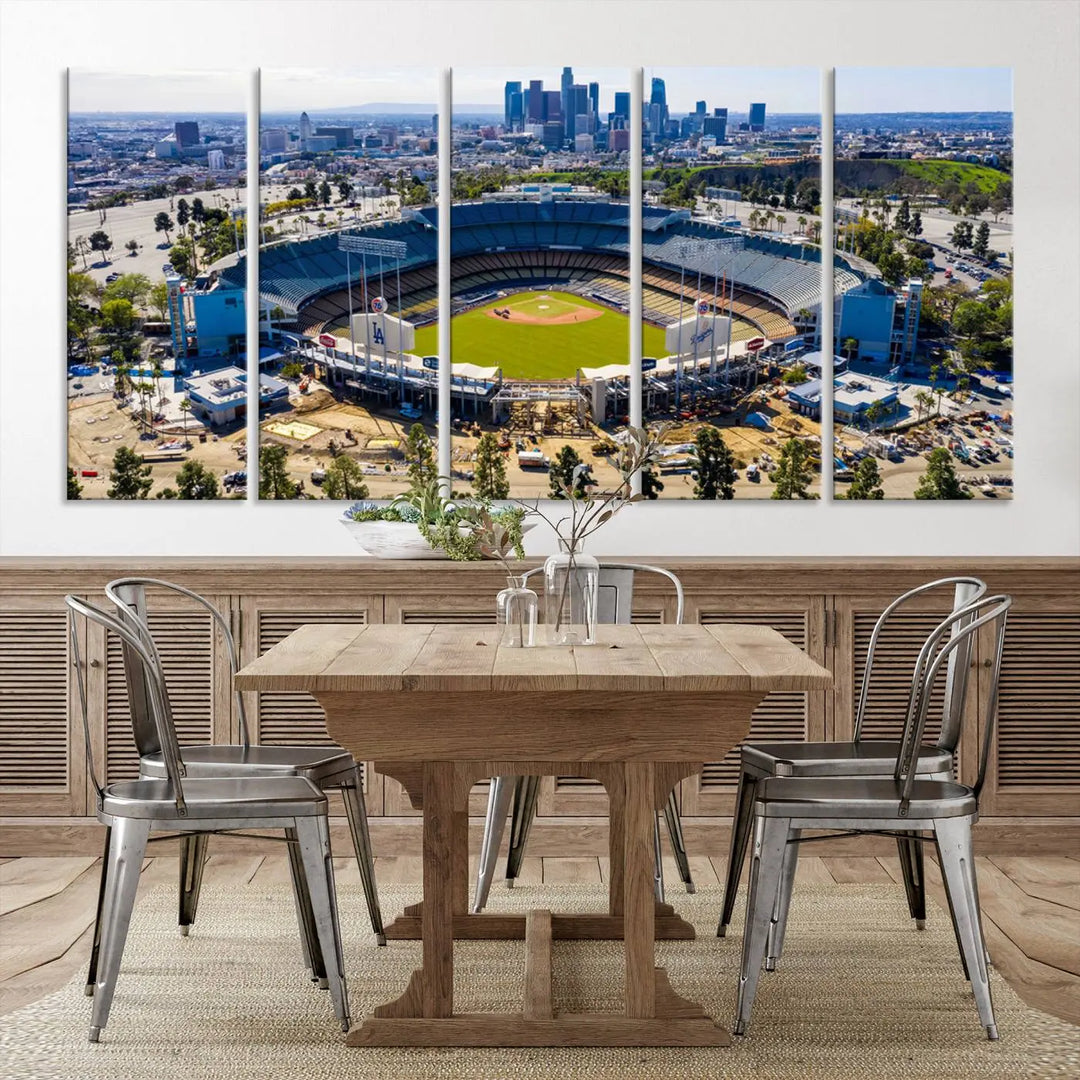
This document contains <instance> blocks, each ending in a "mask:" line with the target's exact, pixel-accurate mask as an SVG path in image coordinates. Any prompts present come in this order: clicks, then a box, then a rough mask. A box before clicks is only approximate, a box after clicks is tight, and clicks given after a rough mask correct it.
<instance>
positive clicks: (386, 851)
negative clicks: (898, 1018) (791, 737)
mask: <svg viewBox="0 0 1080 1080" xmlns="http://www.w3.org/2000/svg"><path fill="white" fill-rule="evenodd" d="M370 827H371V842H372V847H373V848H374V851H375V854H376V856H379V855H382V856H394V855H408V856H418V855H420V854H421V820H420V818H419V817H373V818H371V820H370ZM730 829H731V819H730V818H726V817H696V818H683V832H684V834H685V838H686V847H687V850H688V851H689V852H690V854H691V855H708V856H713V857H723V856H726V855H727V846H728V838H729V835H730ZM482 832H483V819H482V818H471V819H470V822H469V838H470V842H471V844H472V845H473V846H476V845H478V844H479V843H480V837H481V834H482ZM331 836H332V840H333V844H334V846H335V848H336V850H337V851H338V852H339V853H341V852H344V851H348V850H349V846H350V840H349V833H348V829H347V827H346V824H345V819H344V818H332V819H331ZM103 837H104V833H103V831H102V827H101V825H100V824H99V823H98V821H97V819H96V818H87V817H72V818H53V817H50V818H16V817H6V818H0V858H17V857H26V856H38V857H41V856H73V855H96V854H98V853H99V852H100V850H101V845H102V840H103ZM607 842H608V841H607V819H606V818H598V817H551V818H537V819H536V822H535V824H534V825H533V827H532V831H531V832H530V833H529V854H530V855H536V856H545V857H551V858H555V857H563V856H571V855H606V854H607ZM665 842H666V841H665ZM221 843H222V844H225V843H227V844H228V845H229V847H228V850H229V851H230V852H236V853H237V854H249V853H250V854H273V853H275V852H278V851H280V850H281V849H280V845H279V844H277V843H275V842H273V841H271V840H269V839H268V840H266V841H261V840H259V839H258V838H255V837H234V838H230V839H228V840H225V839H222V841H221ZM975 849H976V852H977V853H978V854H980V855H1063V854H1067V853H1070V852H1074V851H1077V850H1080V817H1058V818H1042V817H1040V818H1012V817H986V818H983V819H981V820H980V821H979V822H978V824H977V825H976V826H975ZM151 850H152V852H153V853H154V854H156V855H169V854H175V852H176V842H175V841H161V842H160V843H155V844H154V845H153V847H152V849H151ZM895 851H896V848H895V846H894V844H893V842H892V841H891V840H890V839H888V838H887V837H880V836H862V837H848V838H843V839H839V838H838V839H836V840H834V841H832V842H830V843H828V844H825V843H822V844H813V845H808V846H807V847H806V848H805V849H804V852H805V854H807V855H834V856H849V855H891V854H893V853H895Z"/></svg>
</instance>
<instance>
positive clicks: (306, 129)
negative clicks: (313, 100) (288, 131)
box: [300, 112, 311, 153]
mask: <svg viewBox="0 0 1080 1080" xmlns="http://www.w3.org/2000/svg"><path fill="white" fill-rule="evenodd" d="M310 138H311V119H310V118H309V117H308V114H307V113H306V112H302V113H301V114H300V152H301V153H303V152H304V151H305V150H306V149H307V144H308V139H310Z"/></svg>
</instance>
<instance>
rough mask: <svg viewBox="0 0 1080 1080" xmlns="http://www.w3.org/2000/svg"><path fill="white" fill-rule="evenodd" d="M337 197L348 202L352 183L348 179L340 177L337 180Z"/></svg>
mask: <svg viewBox="0 0 1080 1080" xmlns="http://www.w3.org/2000/svg"><path fill="white" fill-rule="evenodd" d="M337 190H338V197H339V198H340V199H341V201H342V202H348V201H349V196H350V195H351V194H352V184H350V183H349V181H348V180H346V179H344V178H342V179H341V180H339V181H338V182H337Z"/></svg>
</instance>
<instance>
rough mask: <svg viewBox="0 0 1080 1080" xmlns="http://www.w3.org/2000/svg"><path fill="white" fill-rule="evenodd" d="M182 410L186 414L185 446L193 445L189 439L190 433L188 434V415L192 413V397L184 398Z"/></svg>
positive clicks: (181, 403) (181, 405)
mask: <svg viewBox="0 0 1080 1080" xmlns="http://www.w3.org/2000/svg"><path fill="white" fill-rule="evenodd" d="M180 411H181V412H182V413H183V414H184V445H185V446H191V442H190V441H189V439H188V434H187V432H188V417H189V416H190V414H191V399H190V398H184V400H183V401H181V402H180Z"/></svg>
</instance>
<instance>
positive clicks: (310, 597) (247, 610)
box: [240, 582, 383, 815]
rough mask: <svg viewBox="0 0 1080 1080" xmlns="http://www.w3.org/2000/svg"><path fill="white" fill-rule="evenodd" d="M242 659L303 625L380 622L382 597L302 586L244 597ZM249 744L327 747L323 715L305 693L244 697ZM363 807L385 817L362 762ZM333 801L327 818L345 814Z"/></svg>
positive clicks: (376, 780) (376, 781) (376, 779)
mask: <svg viewBox="0 0 1080 1080" xmlns="http://www.w3.org/2000/svg"><path fill="white" fill-rule="evenodd" d="M240 611H241V622H240V625H241V640H242V645H241V656H242V658H243V663H245V664H248V663H251V662H252V661H253V660H255V659H257V658H258V657H260V656H262V654H263V653H264V652H266V651H267V650H268V649H270V647H271V646H273V645H276V644H277V643H278V642H279V641H282V640H283V639H284V638H287V637H288V636H289V634H291V633H292V632H293V631H294V630H296V629H297V628H298V627H300V626H303V625H304V624H305V623H369V622H381V621H382V597H381V596H371V595H357V596H351V595H349V594H343V593H340V592H338V593H332V594H319V593H305V592H304V589H303V587H302V583H301V582H297V584H296V585H295V587H293V588H290V589H288V590H282V593H278V594H276V595H248V596H245V597H244V598H243V599H242V601H241V608H240ZM246 704H247V716H248V723H249V724H250V725H251V729H252V730H251V740H252V742H258V743H266V744H271V745H277V746H288V745H298V746H319V745H322V746H326V745H331V744H332V743H333V740H332V739H331V738H330V736H329V735H328V734H327V732H326V714H325V713H324V712H323V709H322V706H321V705H320V704H319V703H318V702H317V701H316V700H315V699H314V698H313V697H312V696H311V695H310V694H307V693H303V692H300V693H293V692H287V691H277V690H274V691H264V692H261V693H258V694H248V695H247V702H246ZM358 764H359V765H360V771H361V773H362V775H363V780H364V802H365V806H366V807H367V810H368V813H369V814H381V813H382V812H383V790H382V777H380V776H376V775H375V774H374V773H373V772H372V769H371V763H370V762H365V761H361V762H359V763H358ZM344 812H345V811H344V808H343V807H342V805H341V801H340V797H339V796H336V795H335V796H333V798H332V799H331V803H330V813H331V814H334V815H340V814H343V813H344Z"/></svg>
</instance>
